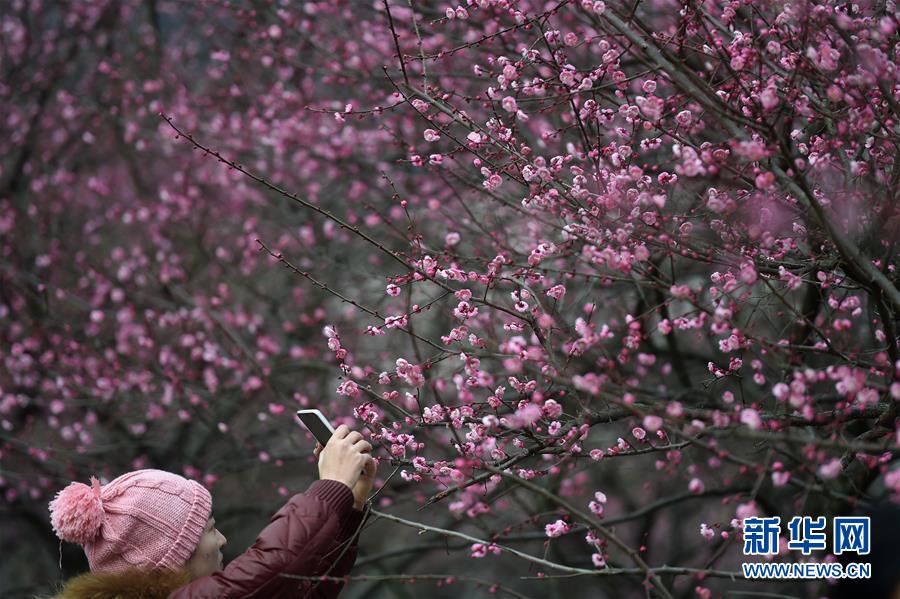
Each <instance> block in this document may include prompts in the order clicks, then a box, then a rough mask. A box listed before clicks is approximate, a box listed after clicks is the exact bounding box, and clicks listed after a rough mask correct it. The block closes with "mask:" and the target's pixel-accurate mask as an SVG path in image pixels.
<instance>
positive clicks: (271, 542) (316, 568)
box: [169, 480, 359, 599]
mask: <svg viewBox="0 0 900 599" xmlns="http://www.w3.org/2000/svg"><path fill="white" fill-rule="evenodd" d="M354 511H355V510H354V509H353V493H352V491H351V490H350V488H349V487H348V486H347V485H346V484H344V483H342V482H338V481H336V480H317V481H315V482H314V483H312V485H310V487H309V489H308V490H307V491H306V492H305V493H301V494H298V495H295V496H294V497H292V498H291V499H290V500H289V501H288V502H287V503H286V504H285V505H284V507H282V508H281V509H280V510H278V512H277V513H276V514H275V516H274V517H273V518H272V520H271V522H270V523H269V525H268V526H266V528H265V529H263V531H262V532H261V533H260V534H259V536H258V537H257V539H256V542H255V543H254V544H253V546H252V547H250V549H248V550H247V551H245V552H244V553H242V554H241V555H240V556H238V557H237V558H235V559H234V560H233V561H231V562H230V563H229V564H228V566H227V567H226V568H225V570H223V571H222V572H216V573H214V574H212V575H210V576H204V577H203V578H199V579H197V580H195V581H193V582H191V583H190V584H188V585H186V586H184V587H182V588H180V589H178V590H177V591H175V592H174V593H172V594H171V595H170V596H169V599H207V598H208V599H213V598H216V599H227V598H230V597H235V598H237V597H242V598H243V597H246V598H247V599H250V598H257V597H258V598H263V597H265V598H267V599H270V598H271V599H275V598H277V597H302V596H304V595H303V593H302V591H303V589H304V588H307V589H308V588H309V585H308V583H306V582H304V581H300V580H292V579H290V578H285V577H283V576H281V574H294V575H300V576H317V575H322V574H324V572H325V571H327V570H328V569H329V568H330V567H331V565H332V563H333V561H334V559H335V558H336V557H337V553H339V551H337V552H334V553H333V550H334V549H335V547H336V545H338V544H339V543H340V541H341V540H346V535H347V534H348V531H347V528H348V527H349V524H348V523H349V522H350V521H351V520H357V522H358V521H359V520H358V516H356V515H354V514H353V512H354ZM354 528H355V527H354ZM347 553H348V554H349V553H350V549H348V552H347ZM329 555H330V557H329ZM348 558H349V556H348ZM353 561H355V547H354V548H353V559H352V561H349V563H348V561H346V560H344V559H342V560H340V563H341V569H342V570H344V569H346V571H349V568H350V567H352V565H353ZM346 571H345V572H343V573H342V574H340V576H343V575H344V574H345V573H346ZM342 586H343V585H342V584H341V585H340V586H338V587H337V589H336V590H337V592H340V589H341V587H342ZM334 595H336V593H335V594H334ZM334 595H332V594H328V595H321V596H322V597H333V596H334Z"/></svg>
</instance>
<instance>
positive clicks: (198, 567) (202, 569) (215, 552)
mask: <svg viewBox="0 0 900 599" xmlns="http://www.w3.org/2000/svg"><path fill="white" fill-rule="evenodd" d="M226 542H227V539H225V537H224V536H223V535H222V533H220V532H219V531H218V530H217V529H216V519H215V518H213V517H212V516H210V517H209V521H207V523H206V528H204V529H203V535H202V536H201V537H200V542H199V543H198V544H197V549H195V550H194V554H193V555H192V556H191V559H189V560H188V563H187V569H188V572H190V575H191V580H196V579H198V578H202V577H204V576H209V575H210V574H212V573H213V572H218V571H220V570H222V567H223V563H222V551H221V549H222V547H224V546H225V543H226Z"/></svg>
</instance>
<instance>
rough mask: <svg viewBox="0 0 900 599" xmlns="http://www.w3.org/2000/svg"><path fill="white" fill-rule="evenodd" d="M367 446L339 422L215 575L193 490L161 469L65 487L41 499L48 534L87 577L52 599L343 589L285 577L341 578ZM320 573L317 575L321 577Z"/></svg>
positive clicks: (358, 520) (353, 540)
mask: <svg viewBox="0 0 900 599" xmlns="http://www.w3.org/2000/svg"><path fill="white" fill-rule="evenodd" d="M371 451H372V446H371V445H370V444H369V443H368V442H367V441H365V440H363V437H362V435H361V434H360V433H358V432H356V431H353V432H351V431H350V429H349V428H348V427H347V426H346V425H341V426H339V427H338V428H337V430H335V432H334V434H333V435H332V437H331V439H329V441H328V443H327V444H326V445H325V447H324V448H322V447H321V446H318V445H317V447H316V452H315V453H316V455H317V456H318V460H319V462H318V463H319V479H320V480H317V481H315V482H313V483H312V485H310V487H309V489H307V491H306V492H305V493H301V494H297V495H295V496H294V497H292V498H291V499H290V500H289V501H288V502H287V503H286V504H285V505H284V506H283V507H282V508H281V509H280V510H278V512H277V513H276V514H275V516H274V517H273V518H272V520H271V522H270V523H269V525H268V526H266V528H264V529H263V531H262V532H261V533H260V534H259V536H258V537H257V539H256V542H255V543H254V544H253V546H252V547H250V549H248V550H247V551H245V552H244V553H242V554H241V555H239V556H238V557H237V558H236V559H234V560H233V561H232V562H230V563H229V564H228V566H227V567H225V568H224V569H223V567H222V553H221V548H222V546H223V545H225V537H224V536H222V534H221V533H220V532H219V531H218V530H216V528H215V519H214V518H213V517H212V500H211V497H210V494H209V491H207V490H206V489H205V488H204V487H203V486H201V485H200V484H199V483H197V482H195V481H191V480H187V479H185V478H183V477H181V476H178V475H176V474H171V473H169V472H163V471H161V470H138V471H135V472H129V473H127V474H123V475H122V476H120V477H118V478H117V479H115V480H113V481H112V482H110V483H109V484H107V485H104V486H102V487H101V486H100V483H99V482H98V481H97V479H96V478H92V479H91V483H92V486H90V487H89V486H88V485H85V484H82V483H72V484H71V485H69V486H68V487H66V488H65V489H63V490H62V491H60V492H59V493H58V494H57V497H56V498H55V499H54V500H53V501H52V502H50V514H51V518H50V519H51V522H52V524H53V529H54V531H55V532H56V534H57V535H58V536H59V537H60V538H61V539H63V540H64V541H69V542H74V543H78V544H80V545H82V547H83V548H84V551H85V553H86V554H87V558H88V563H89V565H90V568H91V571H90V572H89V573H86V574H83V575H81V576H78V577H76V578H74V579H72V580H70V581H69V582H68V583H67V584H66V585H65V587H64V588H63V589H62V590H61V591H60V592H59V594H58V595H56V597H55V599H87V598H90V599H113V598H115V599H164V598H169V599H201V598H203V599H206V598H209V599H212V598H216V599H229V598H233V597H235V598H236V597H242V598H244V597H246V598H257V597H259V598H262V597H265V598H279V597H318V598H322V599H324V598H333V597H336V596H337V595H338V593H339V592H340V590H341V588H342V587H343V583H339V582H326V581H319V580H312V581H309V580H299V579H296V578H290V576H282V575H283V574H284V575H294V576H305V577H308V576H324V575H327V576H334V577H341V576H344V575H346V574H347V573H348V572H349V571H350V569H351V568H352V567H353V563H354V562H355V561H356V551H357V542H358V539H359V534H358V532H359V529H360V528H361V526H362V522H363V517H364V515H365V511H364V508H365V507H366V500H367V499H368V496H369V493H370V491H371V489H372V482H373V480H374V478H375V461H374V460H373V458H372V457H371V455H370V453H371ZM326 573H327V574H326Z"/></svg>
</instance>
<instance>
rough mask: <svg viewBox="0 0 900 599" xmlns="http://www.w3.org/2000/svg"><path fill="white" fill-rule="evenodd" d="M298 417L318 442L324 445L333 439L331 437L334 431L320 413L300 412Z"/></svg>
mask: <svg viewBox="0 0 900 599" xmlns="http://www.w3.org/2000/svg"><path fill="white" fill-rule="evenodd" d="M297 416H298V417H299V418H300V421H301V422H302V423H303V425H304V426H305V427H306V428H308V429H309V432H311V433H312V435H313V437H315V438H316V441H318V442H319V443H321V444H322V445H326V444H327V443H328V440H329V439H331V435H332V433H333V432H334V431H333V430H331V429H330V428H329V427H328V425H327V424H326V423H325V422H324V420H323V416H321V414H320V413H316V412H304V411H300V412H297Z"/></svg>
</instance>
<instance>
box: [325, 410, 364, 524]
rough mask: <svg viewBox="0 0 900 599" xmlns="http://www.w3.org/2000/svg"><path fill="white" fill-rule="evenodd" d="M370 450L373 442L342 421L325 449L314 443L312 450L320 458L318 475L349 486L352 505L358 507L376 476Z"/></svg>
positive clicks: (360, 505)
mask: <svg viewBox="0 0 900 599" xmlns="http://www.w3.org/2000/svg"><path fill="white" fill-rule="evenodd" d="M371 452H372V445H371V444H370V443H369V442H368V441H366V440H365V439H363V436H362V434H360V433H359V432H357V431H351V430H350V428H349V427H348V426H347V425H345V424H342V425H341V426H339V427H337V430H335V431H334V434H332V435H331V439H329V440H328V443H327V444H326V445H325V447H324V448H323V447H322V446H321V444H319V443H316V449H315V451H314V454H315V456H316V457H317V458H318V460H319V478H321V479H322V480H336V481H339V482H342V483H344V484H345V485H347V486H348V487H350V489H351V490H352V491H353V497H354V505H358V506H359V507H357V509H362V505H363V504H364V503H365V500H366V499H367V498H368V493H369V491H370V490H371V489H372V482H373V481H374V478H375V463H374V460H373V459H372V456H371V455H370V453H371ZM360 481H361V484H359V483H360ZM357 487H359V489H358V491H359V492H357ZM360 497H362V498H361V499H360Z"/></svg>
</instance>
